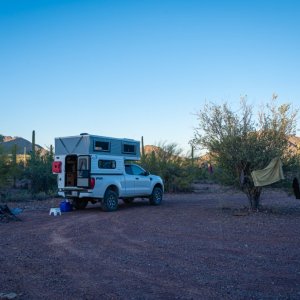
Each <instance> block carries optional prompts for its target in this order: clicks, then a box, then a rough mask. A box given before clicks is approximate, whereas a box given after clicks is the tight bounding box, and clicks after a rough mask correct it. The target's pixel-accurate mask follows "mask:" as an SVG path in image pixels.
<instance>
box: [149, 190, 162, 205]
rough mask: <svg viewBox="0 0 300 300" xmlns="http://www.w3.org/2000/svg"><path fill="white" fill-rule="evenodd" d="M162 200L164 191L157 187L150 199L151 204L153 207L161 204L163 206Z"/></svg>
mask: <svg viewBox="0 0 300 300" xmlns="http://www.w3.org/2000/svg"><path fill="white" fill-rule="evenodd" d="M162 198H163V191H162V189H161V188H160V187H155V188H154V189H153V191H152V194H151V196H150V198H149V202H150V204H151V205H159V204H161V201H162Z"/></svg>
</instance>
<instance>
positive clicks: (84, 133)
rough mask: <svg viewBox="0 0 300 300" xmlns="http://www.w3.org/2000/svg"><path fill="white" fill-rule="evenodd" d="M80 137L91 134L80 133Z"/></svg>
mask: <svg viewBox="0 0 300 300" xmlns="http://www.w3.org/2000/svg"><path fill="white" fill-rule="evenodd" d="M80 135H89V134H88V133H86V132H83V133H80Z"/></svg>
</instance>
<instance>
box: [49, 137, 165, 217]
mask: <svg viewBox="0 0 300 300" xmlns="http://www.w3.org/2000/svg"><path fill="white" fill-rule="evenodd" d="M138 160H140V142H139V141H136V140H133V139H126V138H123V139H121V138H113V137H105V136H98V135H90V134H87V133H82V134H80V135H77V136H68V137H57V138H55V158H54V162H53V164H52V172H53V173H54V174H57V184H58V195H59V196H61V197H64V198H67V199H70V200H71V201H72V204H73V206H74V207H75V208H76V209H84V208H85V207H86V206H87V204H88V202H89V201H90V202H92V203H96V202H101V206H102V209H103V210H104V211H114V210H116V209H117V208H118V199H119V198H120V199H122V200H123V201H124V202H125V203H130V202H132V201H133V200H134V198H148V199H149V202H150V204H152V205H159V204H160V203H161V201H162V198H163V191H164V185H163V181H162V179H161V178H160V177H159V176H156V175H152V174H150V173H149V172H148V171H145V170H144V169H143V168H141V167H140V166H139V165H137V164H134V162H135V161H138Z"/></svg>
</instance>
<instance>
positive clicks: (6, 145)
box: [0, 136, 46, 154]
mask: <svg viewBox="0 0 300 300" xmlns="http://www.w3.org/2000/svg"><path fill="white" fill-rule="evenodd" d="M3 137H4V138H3V142H0V147H1V148H2V149H3V150H4V152H5V153H8V154H10V153H11V152H12V149H13V147H14V146H15V145H17V154H24V153H25V154H30V152H31V149H32V144H31V142H29V141H27V140H26V139H23V138H22V137H11V136H3ZM35 150H36V151H38V150H40V151H41V152H42V153H43V152H45V151H46V150H45V149H44V148H43V147H41V146H40V145H35Z"/></svg>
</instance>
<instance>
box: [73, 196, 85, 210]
mask: <svg viewBox="0 0 300 300" xmlns="http://www.w3.org/2000/svg"><path fill="white" fill-rule="evenodd" d="M87 205H88V200H87V199H80V198H75V199H73V201H72V206H73V207H75V208H76V209H85V208H86V206H87Z"/></svg>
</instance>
